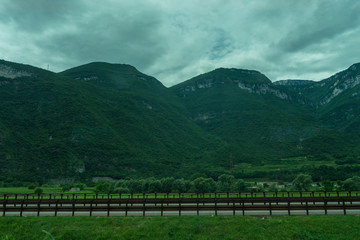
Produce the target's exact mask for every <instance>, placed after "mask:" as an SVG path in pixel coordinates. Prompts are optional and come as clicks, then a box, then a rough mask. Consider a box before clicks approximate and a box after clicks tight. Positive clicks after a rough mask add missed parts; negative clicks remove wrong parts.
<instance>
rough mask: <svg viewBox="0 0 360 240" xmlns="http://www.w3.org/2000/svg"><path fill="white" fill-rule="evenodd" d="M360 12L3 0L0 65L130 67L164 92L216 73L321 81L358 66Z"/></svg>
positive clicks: (344, 5)
mask: <svg viewBox="0 0 360 240" xmlns="http://www.w3.org/2000/svg"><path fill="white" fill-rule="evenodd" d="M359 8H360V3H359V2H358V1H356V0H341V1H339V0H334V1H325V0H307V1H298V0H272V1H267V0H254V1H238V0H227V1H216V0H209V1H206V4H205V2H204V1H201V0H181V1H177V0H166V1H162V0H142V1H131V0H122V1H117V0H102V1H90V0H89V1H87V0H76V1H74V0H61V1H60V0H59V1H58V0H16V1H15V0H14V1H13V0H3V1H2V4H1V5H0V32H1V35H0V42H1V44H0V58H7V60H11V61H18V62H24V63H27V64H32V65H35V66H40V67H41V66H42V67H44V66H46V65H47V64H50V70H53V71H62V70H65V69H67V68H70V67H74V66H76V65H81V64H85V63H88V62H91V61H107V62H114V63H127V64H131V65H134V66H135V67H137V68H138V69H139V70H141V71H142V72H144V73H146V74H149V75H153V76H155V77H157V78H158V79H159V80H160V81H162V82H163V83H164V85H166V86H170V85H173V84H176V83H179V82H181V81H184V80H186V79H188V78H190V77H193V76H195V75H197V74H201V73H203V72H206V71H210V70H213V69H214V68H217V67H236V68H247V69H256V70H259V71H261V72H263V73H264V74H266V75H267V76H268V77H269V78H270V79H272V80H277V79H283V78H285V77H286V78H311V79H317V80H318V79H321V77H327V75H328V74H331V73H335V72H336V71H337V70H341V69H344V68H346V67H348V66H350V65H351V64H353V63H354V62H357V61H359V60H358V56H359V55H360V52H359V51H360V50H358V49H359V48H358V42H359V41H360V28H359V27H358V26H360V24H359V23H360V17H359V16H358V15H359V14H358V12H360V11H359V10H360V9H359ZM331 69H334V70H333V71H331Z"/></svg>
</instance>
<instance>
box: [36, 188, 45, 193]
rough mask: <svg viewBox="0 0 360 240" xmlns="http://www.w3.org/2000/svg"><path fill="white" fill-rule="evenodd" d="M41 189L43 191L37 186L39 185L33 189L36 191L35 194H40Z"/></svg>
mask: <svg viewBox="0 0 360 240" xmlns="http://www.w3.org/2000/svg"><path fill="white" fill-rule="evenodd" d="M43 191H44V190H43V189H42V188H39V187H38V188H36V189H35V191H34V193H36V194H42V193H43Z"/></svg>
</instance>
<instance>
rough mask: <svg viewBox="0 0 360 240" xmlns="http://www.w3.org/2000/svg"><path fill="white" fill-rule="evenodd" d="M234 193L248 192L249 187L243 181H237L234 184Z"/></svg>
mask: <svg viewBox="0 0 360 240" xmlns="http://www.w3.org/2000/svg"><path fill="white" fill-rule="evenodd" d="M234 185H235V186H234V191H235V192H246V191H248V186H247V184H246V182H245V181H244V180H243V179H237V180H236V181H235V184H234Z"/></svg>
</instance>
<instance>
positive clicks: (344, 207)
mask: <svg viewBox="0 0 360 240" xmlns="http://www.w3.org/2000/svg"><path fill="white" fill-rule="evenodd" d="M343 209H344V215H346V206H345V201H344V198H343Z"/></svg>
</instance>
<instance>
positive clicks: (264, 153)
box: [171, 68, 319, 164]
mask: <svg viewBox="0 0 360 240" xmlns="http://www.w3.org/2000/svg"><path fill="white" fill-rule="evenodd" d="M171 90H172V91H173V92H174V93H175V94H176V95H177V96H179V97H180V99H181V100H182V102H183V103H184V105H185V106H186V108H187V109H188V111H189V112H190V113H191V116H192V119H193V120H194V121H195V122H196V123H197V124H198V125H199V126H201V127H202V128H203V129H204V130H206V131H209V132H210V133H212V134H214V135H217V136H220V137H221V138H223V139H224V140H225V141H227V142H228V144H229V148H230V149H231V152H232V153H233V158H234V162H235V164H236V163H241V162H248V163H254V162H257V163H258V164H260V163H261V162H266V161H270V160H272V159H279V158H287V157H292V156H298V155H304V152H303V147H302V146H301V143H302V141H304V140H305V139H308V138H311V137H313V135H314V134H315V133H316V132H317V131H318V128H319V126H318V125H317V124H316V120H315V119H314V117H313V116H312V114H311V111H310V110H309V109H308V108H306V107H304V106H303V105H302V104H300V103H297V100H298V96H296V95H294V94H293V93H292V92H291V91H287V90H286V89H284V88H283V87H282V86H277V85H274V84H272V83H271V81H270V80H269V79H268V78H267V77H266V76H264V75H263V74H261V73H260V72H257V71H250V70H240V69H224V68H221V69H216V70H214V71H211V72H209V73H206V74H202V75H200V76H197V77H195V78H192V79H190V80H188V81H185V82H183V83H181V84H179V85H176V86H173V87H172V88H171Z"/></svg>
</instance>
